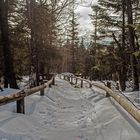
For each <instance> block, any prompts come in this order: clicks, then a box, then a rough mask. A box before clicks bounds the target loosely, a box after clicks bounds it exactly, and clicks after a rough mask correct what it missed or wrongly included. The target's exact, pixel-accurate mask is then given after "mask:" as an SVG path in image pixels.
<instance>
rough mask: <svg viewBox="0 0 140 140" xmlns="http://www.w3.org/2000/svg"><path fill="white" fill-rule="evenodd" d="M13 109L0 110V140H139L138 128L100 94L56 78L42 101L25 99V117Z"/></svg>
mask: <svg viewBox="0 0 140 140" xmlns="http://www.w3.org/2000/svg"><path fill="white" fill-rule="evenodd" d="M5 92H6V91H5ZM8 92H9V91H7V93H8ZM0 94H1V93H0ZM15 108H16V106H15V103H11V104H8V105H4V106H1V107H0V140H140V125H139V124H138V123H137V122H136V121H135V120H134V119H133V118H132V117H131V116H130V115H129V114H127V113H126V112H125V111H124V110H123V109H122V108H121V107H120V106H119V105H118V104H117V103H116V102H115V101H114V100H113V99H111V98H105V96H104V93H103V91H101V90H99V89H98V88H94V87H93V88H92V89H89V88H87V87H85V88H82V89H80V88H74V86H71V85H70V84H69V83H68V82H67V81H64V80H61V79H59V78H57V79H56V85H55V86H52V88H50V89H48V90H46V94H45V96H44V97H41V96H40V94H39V93H36V94H34V95H32V96H29V97H27V98H26V113H25V115H23V114H17V113H15Z"/></svg>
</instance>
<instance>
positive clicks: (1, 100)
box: [0, 75, 55, 114]
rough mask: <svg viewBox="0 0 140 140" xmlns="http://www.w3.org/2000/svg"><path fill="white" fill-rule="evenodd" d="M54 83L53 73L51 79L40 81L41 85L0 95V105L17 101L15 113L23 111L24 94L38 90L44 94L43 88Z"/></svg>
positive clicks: (27, 94)
mask: <svg viewBox="0 0 140 140" xmlns="http://www.w3.org/2000/svg"><path fill="white" fill-rule="evenodd" d="M54 84H55V75H54V76H52V78H51V80H49V81H48V82H47V83H42V85H40V86H37V87H34V88H31V89H26V90H21V91H19V92H17V93H13V94H10V95H6V96H0V106H1V105H5V104H8V103H11V102H15V101H16V102H17V113H23V114H24V113H25V103H24V98H25V97H26V96H29V95H32V94H34V93H36V92H38V91H40V95H41V96H44V89H45V88H48V87H51V85H54Z"/></svg>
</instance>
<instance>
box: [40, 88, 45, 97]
mask: <svg viewBox="0 0 140 140" xmlns="http://www.w3.org/2000/svg"><path fill="white" fill-rule="evenodd" d="M44 91H45V89H44V88H43V89H41V90H40V96H44V94H45V92H44Z"/></svg>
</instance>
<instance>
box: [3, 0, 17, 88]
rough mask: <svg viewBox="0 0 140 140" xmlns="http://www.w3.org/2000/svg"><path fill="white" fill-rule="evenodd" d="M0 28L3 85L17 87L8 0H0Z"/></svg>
mask: <svg viewBox="0 0 140 140" xmlns="http://www.w3.org/2000/svg"><path fill="white" fill-rule="evenodd" d="M0 29H1V39H2V46H3V54H4V87H5V88H7V87H8V84H9V85H10V87H11V88H18V86H17V83H16V78H15V73H14V67H13V58H12V54H11V48H10V41H9V31H8V30H9V29H8V0H0Z"/></svg>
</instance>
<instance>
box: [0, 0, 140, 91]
mask: <svg viewBox="0 0 140 140" xmlns="http://www.w3.org/2000/svg"><path fill="white" fill-rule="evenodd" d="M85 3H86V1H82V0H0V77H4V86H5V87H8V85H10V87H11V88H18V86H17V79H18V78H19V77H21V76H24V75H33V74H34V73H35V74H36V81H37V84H38V81H39V76H40V75H43V74H46V73H47V74H50V73H62V72H70V73H73V74H76V75H81V76H82V77H85V78H89V79H90V80H100V81H102V80H114V81H119V83H120V88H121V90H122V91H125V89H126V81H129V82H130V83H131V86H132V88H133V91H137V90H139V79H140V1H139V0H133V1H132V0H109V1H108V0H98V2H97V3H96V4H90V5H88V6H89V8H91V10H92V13H91V14H89V17H90V20H91V23H92V25H93V29H92V32H91V33H88V34H90V35H89V36H90V38H88V39H87V38H86V37H85V36H83V37H82V36H80V31H79V24H80V23H79V20H78V18H79V16H78V14H77V13H76V12H75V9H76V8H77V6H78V5H81V4H82V5H83V6H84V4H85ZM85 26H88V25H85ZM102 40H106V42H108V43H104V42H103V41H102Z"/></svg>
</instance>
